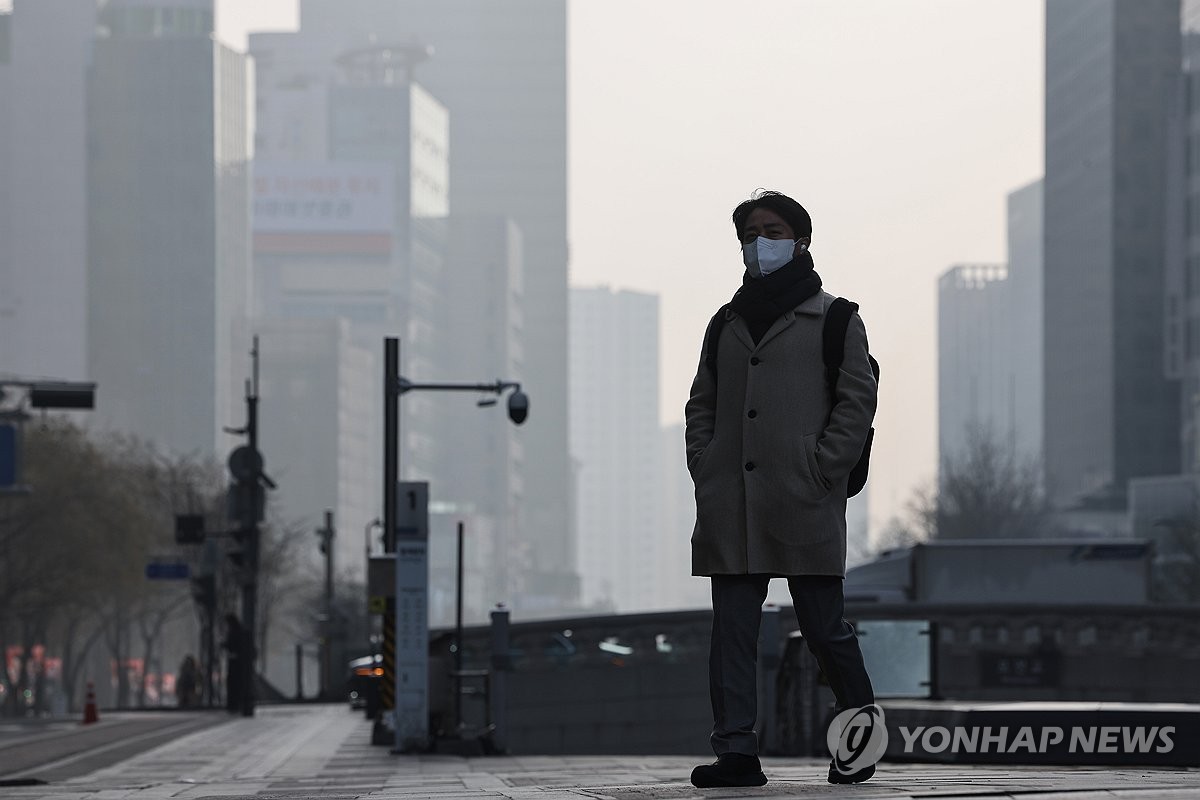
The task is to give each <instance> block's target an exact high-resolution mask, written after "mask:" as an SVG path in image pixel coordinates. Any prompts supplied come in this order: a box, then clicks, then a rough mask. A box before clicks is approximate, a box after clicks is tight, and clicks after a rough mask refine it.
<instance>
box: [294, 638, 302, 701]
mask: <svg viewBox="0 0 1200 800" xmlns="http://www.w3.org/2000/svg"><path fill="white" fill-rule="evenodd" d="M303 699H304V645H302V644H297V645H296V702H297V703H299V702H300V701H302V700H303Z"/></svg>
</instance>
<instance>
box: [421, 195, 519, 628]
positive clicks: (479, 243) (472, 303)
mask: <svg viewBox="0 0 1200 800" xmlns="http://www.w3.org/2000/svg"><path fill="white" fill-rule="evenodd" d="M446 240H447V245H446V256H445V263H446V269H445V274H444V276H443V283H442V287H443V290H444V291H445V294H446V302H445V303H443V304H442V317H441V318H440V320H439V323H438V325H437V329H438V331H439V332H440V333H439V336H440V343H441V347H440V348H439V349H438V351H437V352H438V354H437V358H436V360H435V362H434V363H433V364H432V365H431V368H430V370H429V371H426V372H415V371H414V372H411V373H410V374H409V377H410V378H411V379H413V380H416V381H451V382H462V381H465V382H470V383H475V382H491V381H494V380H496V379H501V380H509V381H512V380H515V381H521V380H522V378H523V376H522V374H521V368H522V367H521V365H522V362H523V336H522V328H523V325H524V323H523V313H524V302H523V299H522V296H523V292H524V277H523V261H522V242H521V234H520V231H519V230H518V229H517V227H516V225H515V224H513V222H512V221H511V220H509V219H506V218H503V217H460V216H452V217H451V218H450V219H449V221H448V232H447V237H446ZM522 389H523V390H526V391H528V386H526V385H524V384H522ZM429 397H432V398H434V399H436V401H437V412H438V421H437V427H436V429H435V438H436V444H437V466H436V468H435V470H434V471H433V479H434V480H433V483H432V484H431V486H430V489H431V492H432V493H433V496H434V497H436V498H437V499H438V500H439V504H440V505H441V506H443V507H445V508H446V512H445V513H446V514H447V515H449V516H450V517H452V518H453V520H456V519H465V521H466V534H465V542H466V544H465V550H466V555H465V558H464V562H465V566H464V572H465V576H466V579H465V585H466V587H467V589H466V591H465V597H464V616H465V617H466V619H468V620H472V621H474V622H478V623H483V622H486V621H487V618H488V617H487V612H488V611H489V610H490V609H492V608H493V607H494V606H495V605H496V603H505V604H506V605H507V606H508V607H509V608H511V609H512V610H513V612H514V613H516V614H520V615H522V616H523V615H524V614H525V613H526V611H527V607H526V605H525V601H524V597H525V593H526V592H527V591H528V587H527V585H526V583H525V581H526V580H527V578H528V575H529V570H530V565H531V563H532V562H533V554H532V553H530V552H529V548H530V546H531V545H530V543H529V541H528V540H527V539H525V538H524V537H522V535H521V534H522V530H523V527H524V524H525V520H524V509H525V494H526V492H527V491H528V487H527V486H526V484H525V474H526V465H525V459H526V457H527V456H526V454H525V425H524V424H522V425H514V424H513V423H511V422H510V421H509V419H508V415H507V411H506V404H507V397H508V394H507V393H505V394H504V395H503V396H501V397H499V398H497V397H496V396H495V395H492V396H491V397H488V398H485V397H482V396H474V395H472V394H468V393H463V392H458V393H454V394H430V395H429ZM488 399H493V400H496V405H495V407H488V406H484V407H479V406H478V405H477V401H485V400H488ZM405 402H407V400H406V401H405ZM530 406H531V408H530V415H531V417H532V415H534V414H537V413H538V404H537V397H536V396H534V397H531V400H530ZM453 520H448V521H453ZM454 533H455V527H454V525H452V524H447V525H446V526H445V527H444V528H443V529H441V531H434V532H433V533H432V534H431V535H434V536H437V535H441V536H444V537H445V538H443V539H441V540H440V541H437V540H435V541H434V542H433V543H432V544H431V548H432V550H431V558H434V557H435V556H437V555H438V553H439V552H442V553H445V554H446V558H445V559H443V560H442V563H444V564H445V567H446V572H445V573H444V575H443V577H442V578H441V579H439V578H438V576H437V574H434V575H432V576H431V585H432V586H435V587H439V588H440V589H443V590H444V589H446V588H447V587H452V586H453V580H452V578H453V573H452V572H450V571H449V570H450V569H452V566H453V554H454V549H455V548H454V544H455V539H454ZM435 566H436V564H435ZM435 611H436V609H435Z"/></svg>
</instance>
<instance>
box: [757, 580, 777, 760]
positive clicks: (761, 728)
mask: <svg viewBox="0 0 1200 800" xmlns="http://www.w3.org/2000/svg"><path fill="white" fill-rule="evenodd" d="M780 647H781V643H780V641H779V606H777V605H775V604H774V603H767V605H766V606H764V607H763V610H762V624H761V626H760V628H759V645H758V653H759V655H758V748H759V751H760V752H763V753H766V752H768V751H770V750H771V749H777V748H776V744H775V738H776V733H775V727H776V726H775V707H776V697H775V689H776V684H777V683H778V676H779V664H780V662H781V660H782V654H781V652H780Z"/></svg>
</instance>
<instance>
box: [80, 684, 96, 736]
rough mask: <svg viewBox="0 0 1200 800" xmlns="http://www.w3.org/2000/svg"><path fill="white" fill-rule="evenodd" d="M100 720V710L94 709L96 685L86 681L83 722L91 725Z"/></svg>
mask: <svg viewBox="0 0 1200 800" xmlns="http://www.w3.org/2000/svg"><path fill="white" fill-rule="evenodd" d="M99 721H100V712H99V711H97V710H96V687H95V685H94V684H93V683H92V682H91V681H88V684H87V700H86V701H85V702H84V705H83V724H84V725H91V724H92V723H93V722H99Z"/></svg>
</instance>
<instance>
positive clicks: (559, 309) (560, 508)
mask: <svg viewBox="0 0 1200 800" xmlns="http://www.w3.org/2000/svg"><path fill="white" fill-rule="evenodd" d="M566 7H567V4H566V3H565V2H563V0H513V2H505V3H495V2H488V0H461V1H460V2H455V3H444V2H438V1H437V0H302V2H301V4H300V19H301V25H302V26H303V28H305V29H308V28H310V27H311V29H312V30H316V31H322V32H323V33H322V35H323V36H326V37H329V38H332V39H340V41H341V42H342V43H343V44H344V45H345V46H347V47H348V46H350V43H352V42H359V43H361V44H359V45H358V46H366V45H367V44H368V43H369V42H370V41H371V39H370V37H374V41H375V42H377V43H380V44H387V43H410V42H414V41H415V42H419V43H420V44H421V45H428V46H430V47H432V48H433V55H432V58H430V59H429V60H428V61H426V62H424V63H422V64H421V65H420V66H419V68H418V75H419V79H420V82H421V84H422V85H423V86H425V87H426V88H428V89H429V91H430V92H431V93H432V94H433V95H434V96H435V97H437V98H438V100H439V101H440V102H442V103H444V104H445V106H446V108H447V109H448V110H449V112H450V119H451V127H450V151H451V153H453V157H452V158H451V161H450V196H451V198H452V207H453V213H455V214H463V215H467V216H476V215H485V216H503V217H508V218H510V219H512V220H513V221H514V222H515V223H516V224H517V226H518V227H519V228H520V230H521V232H522V237H523V241H524V254H525V257H524V262H525V292H524V298H525V312H524V321H525V327H524V341H525V346H524V351H525V353H524V355H525V363H524V365H523V375H524V379H525V381H526V382H527V387H528V390H529V396H530V399H531V402H532V403H533V404H535V405H534V406H533V408H535V409H536V411H534V412H533V413H531V414H530V416H529V421H528V422H527V423H526V424H525V425H524V426H523V430H522V436H523V441H524V449H525V465H526V466H525V468H526V477H525V485H526V493H525V505H526V514H525V521H524V526H523V531H522V535H523V536H525V537H527V538H528V541H529V549H530V552H531V553H532V554H533V556H532V557H533V558H534V559H535V561H534V563H533V565H532V567H531V569H532V572H531V573H530V576H529V577H530V580H531V583H530V584H529V593H528V595H527V596H526V598H525V599H526V601H527V602H528V603H530V604H531V605H536V606H540V607H541V608H542V610H543V611H544V613H545V614H548V615H549V614H553V613H556V609H558V608H561V607H564V606H568V605H571V604H572V603H573V602H574V600H575V598H574V596H573V592H574V591H575V590H576V588H577V582H576V580H575V577H574V567H573V564H574V563H575V554H574V551H573V547H574V545H573V542H574V541H575V536H574V534H573V532H572V530H571V526H572V524H573V523H572V515H571V513H570V500H569V494H570V475H571V470H570V462H569V458H568V455H567V430H568V428H567V378H566V375H567V305H568V303H567V233H566V232H567V79H566V75H567V72H566V50H567V46H566V40H567V31H566V13H567V12H566ZM530 613H535V612H530Z"/></svg>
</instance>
